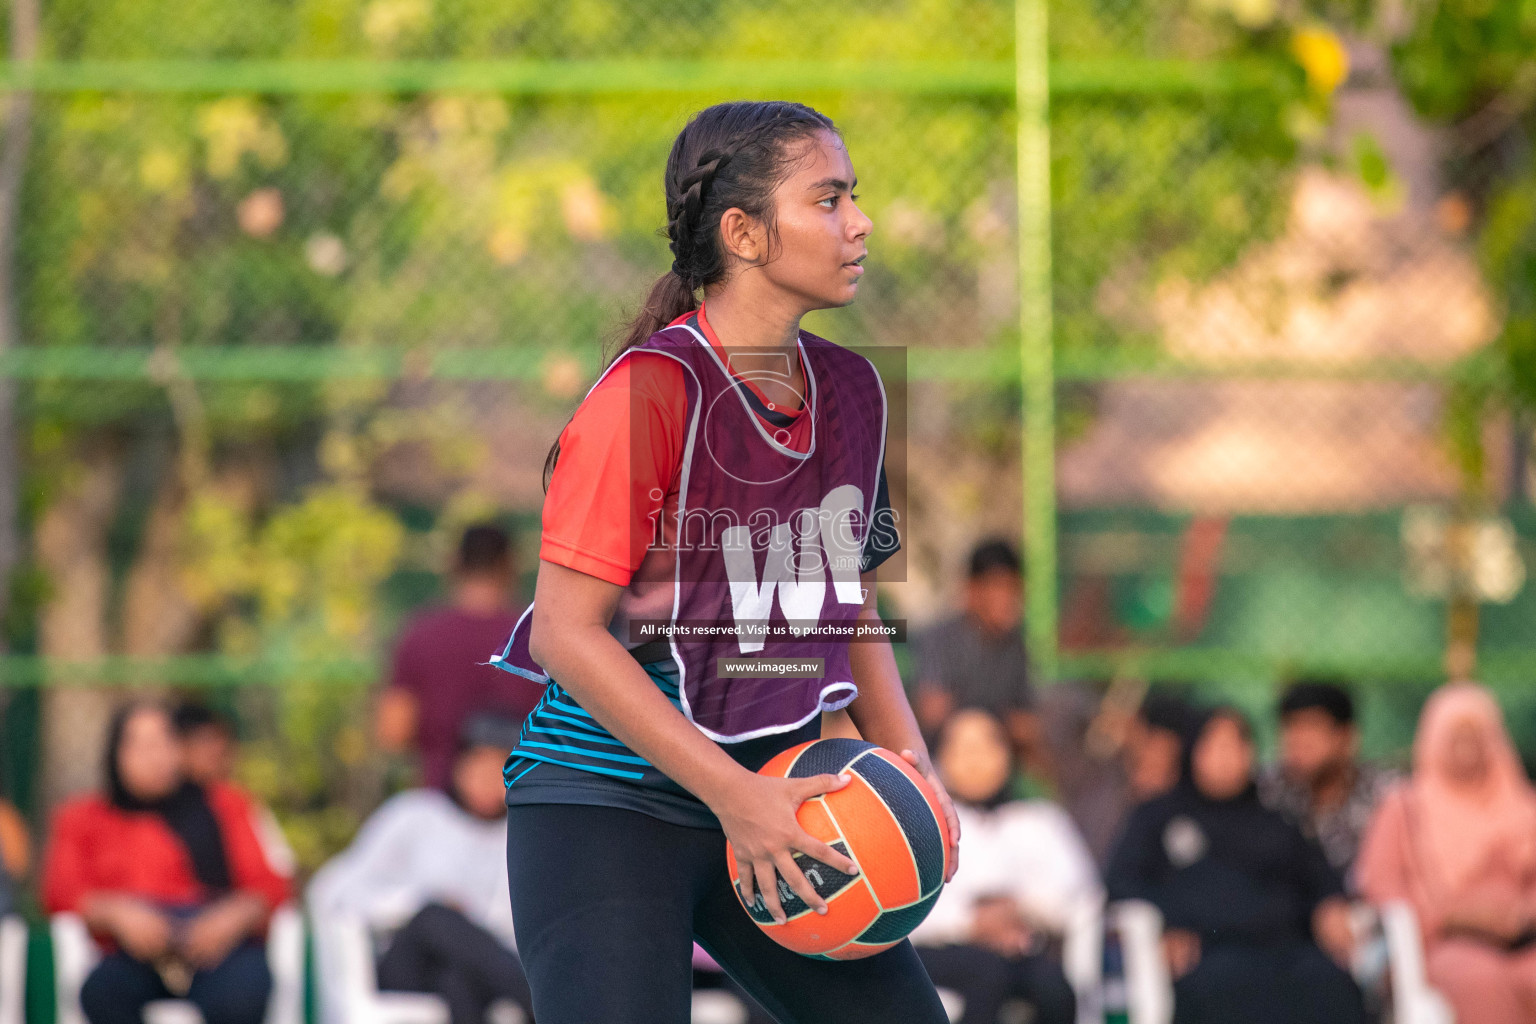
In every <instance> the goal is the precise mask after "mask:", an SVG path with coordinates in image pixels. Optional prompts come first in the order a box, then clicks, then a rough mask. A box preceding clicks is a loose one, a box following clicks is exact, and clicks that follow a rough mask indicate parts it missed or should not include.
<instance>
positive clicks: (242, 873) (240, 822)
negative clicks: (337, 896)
mask: <svg viewBox="0 0 1536 1024" xmlns="http://www.w3.org/2000/svg"><path fill="white" fill-rule="evenodd" d="M208 798H209V802H210V803H211V804H212V805H213V808H214V813H215V814H217V815H218V819H219V830H220V832H221V833H223V836H224V851H225V854H226V856H228V857H229V879H230V882H232V883H233V884H234V887H235V888H236V889H239V890H243V891H245V892H254V893H256V894H257V895H258V896H261V897H262V898H263V899H265V900H266V901H267V906H268V907H277V906H279V905H280V904H282V903H284V902H286V901H287V899H288V896H289V890H288V880H287V879H286V878H284V877H283V876H282V875H279V874H278V873H277V872H276V871H274V870H273V869H272V865H271V864H270V863H268V861H267V856H266V853H265V851H263V850H262V848H261V840H260V839H259V838H257V836H256V827H255V825H254V824H252V822H253V821H254V820H255V819H254V817H253V814H254V808H253V807H252V806H251V804H250V802H249V801H248V800H247V799H246V798H245V797H244V796H243V795H242V794H241V793H240V792H239V790H237V789H235V788H234V787H232V786H222V785H221V786H213V787H211V788H210V789H209V791H208Z"/></svg>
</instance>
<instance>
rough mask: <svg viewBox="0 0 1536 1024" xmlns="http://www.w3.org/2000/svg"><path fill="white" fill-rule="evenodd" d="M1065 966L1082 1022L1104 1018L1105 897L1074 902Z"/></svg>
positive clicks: (1091, 1023) (1064, 938)
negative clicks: (1075, 903)
mask: <svg viewBox="0 0 1536 1024" xmlns="http://www.w3.org/2000/svg"><path fill="white" fill-rule="evenodd" d="M1061 967H1062V971H1063V972H1064V973H1065V974H1066V976H1067V981H1069V982H1071V984H1072V991H1073V992H1074V993H1075V994H1076V995H1077V1020H1078V1024H1098V1022H1100V1021H1102V1020H1103V1019H1104V1008H1103V1006H1102V1005H1101V1004H1102V1002H1103V998H1102V996H1103V987H1104V900H1103V899H1102V898H1101V897H1097V896H1096V897H1094V898H1093V899H1087V900H1084V901H1082V902H1081V903H1079V904H1078V905H1076V906H1074V907H1073V908H1072V909H1071V911H1070V913H1069V914H1068V917H1067V928H1066V932H1065V933H1064V935H1063V936H1062V946H1061Z"/></svg>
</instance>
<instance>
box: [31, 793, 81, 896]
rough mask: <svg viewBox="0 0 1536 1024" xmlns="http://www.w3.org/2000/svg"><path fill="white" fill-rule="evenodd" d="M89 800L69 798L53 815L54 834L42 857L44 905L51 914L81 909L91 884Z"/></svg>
mask: <svg viewBox="0 0 1536 1024" xmlns="http://www.w3.org/2000/svg"><path fill="white" fill-rule="evenodd" d="M91 804H92V801H91V799H90V798H88V797H84V798H80V799H77V800H71V801H69V802H68V803H66V804H64V805H63V806H61V807H60V808H59V809H58V810H57V811H55V812H54V815H53V835H52V837H51V838H50V839H49V842H48V853H47V855H46V856H45V857H44V858H43V880H42V895H43V909H45V910H46V911H48V913H50V914H61V913H64V912H65V911H72V912H74V913H79V912H80V902H81V900H83V899H84V898H85V894H86V893H88V892H90V891H91V889H92V888H93V886H92V880H91V875H90V860H89V858H88V856H87V854H88V851H89V850H90V848H91V817H92V806H91Z"/></svg>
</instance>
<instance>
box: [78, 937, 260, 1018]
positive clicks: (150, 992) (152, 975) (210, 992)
mask: <svg viewBox="0 0 1536 1024" xmlns="http://www.w3.org/2000/svg"><path fill="white" fill-rule="evenodd" d="M271 991H272V973H271V972H270V971H269V970H268V969H267V954H266V951H265V949H263V948H262V947H261V946H260V945H259V944H257V943H254V942H247V943H244V944H242V945H239V946H236V947H235V949H234V951H233V952H231V953H230V954H229V956H227V957H225V958H224V962H223V963H221V964H219V965H218V966H217V967H214V968H211V969H210V970H206V971H198V972H197V973H195V974H193V975H192V987H191V989H189V990H188V991H187V995H186V998H187V999H188V1000H190V1001H191V1002H192V1003H193V1004H194V1005H196V1007H197V1008H198V1010H200V1011H201V1012H202V1015H203V1020H205V1021H207V1024H260V1022H261V1020H262V1018H263V1017H265V1016H266V1014H267V997H268V996H269V995H270V994H271ZM170 998H172V995H171V991H170V990H169V989H168V988H166V987H165V982H163V981H161V980H160V975H159V974H158V973H156V972H155V969H154V968H153V967H151V966H150V965H149V964H146V963H144V962H143V961H142V960H135V959H134V958H133V957H131V956H129V955H128V954H127V953H123V952H117V953H112V954H111V955H109V956H107V957H105V958H104V959H103V960H102V961H101V963H99V964H97V965H96V969H95V970H93V971H91V973H90V976H89V977H87V978H86V979H85V984H84V985H83V986H81V988H80V1009H81V1010H83V1011H84V1012H85V1019H86V1020H88V1021H90V1022H91V1024H142V1017H143V1011H144V1006H145V1004H146V1003H152V1002H154V1001H155V1000H157V999H170Z"/></svg>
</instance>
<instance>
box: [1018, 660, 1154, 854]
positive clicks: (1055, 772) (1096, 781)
mask: <svg viewBox="0 0 1536 1024" xmlns="http://www.w3.org/2000/svg"><path fill="white" fill-rule="evenodd" d="M1107 700H1108V698H1105V699H1104V700H1103V701H1101V699H1100V695H1099V694H1098V693H1097V692H1095V691H1094V689H1093V688H1092V687H1090V686H1088V685H1086V684H1082V683H1076V682H1070V681H1068V682H1061V683H1057V684H1056V685H1054V686H1051V687H1047V688H1046V689H1045V690H1043V691H1042V692H1041V694H1040V738H1041V741H1042V744H1043V746H1044V748H1045V750H1046V752H1047V759H1048V762H1049V765H1050V777H1051V783H1052V785H1053V787H1054V788H1055V791H1056V799H1057V800H1059V801H1060V802H1061V805H1062V807H1064V808H1065V809H1066V811H1067V813H1068V814H1069V815H1071V817H1072V821H1073V823H1074V824H1076V825H1077V828H1078V831H1079V832H1080V833H1081V834H1082V837H1083V840H1084V841H1085V842H1086V843H1087V844H1088V850H1089V852H1090V853H1092V854H1093V862H1094V864H1095V865H1097V866H1098V867H1099V868H1100V869H1102V868H1103V866H1104V865H1105V864H1106V863H1107V862H1108V861H1109V852H1110V849H1111V848H1112V847H1113V845H1114V841H1115V839H1116V838H1117V837H1118V836H1119V834H1120V826H1121V825H1122V824H1123V823H1124V822H1125V817H1126V815H1127V814H1129V813H1130V811H1131V808H1132V806H1134V804H1135V800H1134V798H1133V797H1132V794H1131V789H1130V783H1129V781H1128V780H1127V778H1126V768H1125V759H1124V756H1123V750H1122V749H1121V744H1122V743H1123V740H1124V736H1123V731H1124V730H1123V729H1122V730H1121V733H1120V734H1118V735H1117V736H1114V737H1112V736H1110V735H1108V732H1107V730H1106V729H1105V728H1104V719H1105V715H1104V712H1103V710H1102V709H1103V707H1105V706H1107Z"/></svg>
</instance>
